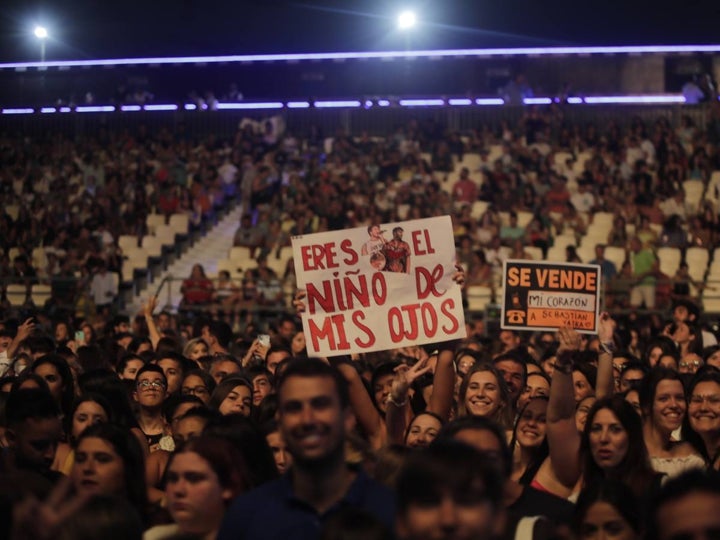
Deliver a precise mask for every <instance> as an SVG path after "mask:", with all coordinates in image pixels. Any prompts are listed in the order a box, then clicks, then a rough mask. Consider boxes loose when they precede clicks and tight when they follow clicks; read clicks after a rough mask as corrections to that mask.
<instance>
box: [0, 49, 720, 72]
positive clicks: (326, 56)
mask: <svg viewBox="0 0 720 540" xmlns="http://www.w3.org/2000/svg"><path fill="white" fill-rule="evenodd" d="M703 52H704V53H718V52H720V45H637V46H615V47H507V48H500V49H441V50H420V51H364V52H329V53H301V54H245V55H224V56H179V57H164V58H161V57H150V58H106V59H98V60H54V61H49V62H6V63H0V69H16V70H17V69H26V68H51V67H86V66H122V65H138V64H159V65H162V64H217V63H220V62H277V61H287V62H297V61H302V60H338V59H347V60H350V59H367V58H379V59H391V58H417V57H421V58H423V57H425V58H431V57H434V58H439V57H462V56H528V55H533V56H552V55H578V54H579V55H588V54H643V53H703Z"/></svg>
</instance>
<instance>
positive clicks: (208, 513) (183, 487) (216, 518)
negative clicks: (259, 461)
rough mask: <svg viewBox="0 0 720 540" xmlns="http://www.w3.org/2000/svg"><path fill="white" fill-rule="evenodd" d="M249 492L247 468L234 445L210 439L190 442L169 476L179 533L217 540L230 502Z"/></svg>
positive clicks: (175, 459)
mask: <svg viewBox="0 0 720 540" xmlns="http://www.w3.org/2000/svg"><path fill="white" fill-rule="evenodd" d="M246 489H248V473H247V465H246V463H245V460H244V458H243V456H242V454H241V453H240V451H239V450H238V449H237V448H235V447H234V446H233V444H232V443H230V442H229V441H227V440H225V439H222V438H219V437H212V436H207V435H204V436H202V437H200V438H198V439H193V440H191V441H189V442H187V443H186V444H185V445H184V446H183V447H182V448H181V449H179V450H177V451H176V452H175V454H173V456H172V458H171V460H170V463H169V464H168V469H167V473H166V475H165V496H166V500H167V508H168V510H169V512H170V515H171V516H172V518H173V521H174V522H175V524H176V527H175V529H176V533H177V534H180V535H188V536H192V537H193V538H202V539H214V538H215V537H216V536H217V533H218V530H219V529H220V524H221V523H222V519H223V516H224V515H225V511H226V510H227V507H228V505H229V504H230V501H232V500H233V499H234V498H235V497H237V496H238V495H240V494H241V493H243V492H244V491H245V490H246ZM168 532H169V531H168Z"/></svg>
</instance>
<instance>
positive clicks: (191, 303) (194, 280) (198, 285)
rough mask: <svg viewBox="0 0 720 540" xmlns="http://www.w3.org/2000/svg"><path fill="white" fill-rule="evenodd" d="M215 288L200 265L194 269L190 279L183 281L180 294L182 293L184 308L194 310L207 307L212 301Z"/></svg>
mask: <svg viewBox="0 0 720 540" xmlns="http://www.w3.org/2000/svg"><path fill="white" fill-rule="evenodd" d="M213 291H214V287H213V284H212V281H210V280H209V279H208V277H207V276H206V275H205V269H204V268H203V267H202V265H200V264H196V265H195V266H193V267H192V271H191V272H190V277H189V278H188V279H186V280H185V281H183V283H182V287H181V288H180V292H181V293H182V295H183V297H182V306H183V307H185V308H192V307H197V306H206V305H208V304H209V303H210V302H211V301H212V297H213Z"/></svg>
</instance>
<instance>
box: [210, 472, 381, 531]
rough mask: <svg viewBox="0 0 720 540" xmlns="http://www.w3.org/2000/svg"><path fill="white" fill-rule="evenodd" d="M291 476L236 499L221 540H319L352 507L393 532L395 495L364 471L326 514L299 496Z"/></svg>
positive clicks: (224, 522) (227, 516) (229, 510)
mask: <svg viewBox="0 0 720 540" xmlns="http://www.w3.org/2000/svg"><path fill="white" fill-rule="evenodd" d="M291 474H292V473H291V472H290V473H287V474H285V475H284V476H283V477H281V478H279V479H278V480H274V481H272V482H268V483H267V484H264V485H262V486H260V487H258V488H256V489H254V490H252V491H249V492H248V493H245V494H244V495H241V496H240V497H238V498H237V499H235V500H234V501H233V503H232V504H231V505H230V508H228V511H227V513H226V514H225V519H224V520H223V523H222V526H221V527H220V532H219V533H218V537H217V540H236V539H241V538H247V539H252V540H317V539H318V538H319V537H320V533H321V532H322V529H323V526H324V524H325V520H326V519H327V518H328V517H330V516H332V515H333V514H334V513H336V512H338V511H339V510H341V509H343V508H345V507H348V506H351V507H354V508H359V509H361V510H365V511H366V512H368V513H370V514H372V515H373V516H375V517H376V518H377V519H378V520H379V521H380V522H382V523H383V524H384V525H385V526H387V527H388V528H389V530H391V531H392V530H393V524H394V520H395V498H394V495H393V493H392V491H390V490H389V489H388V488H386V487H385V486H383V485H381V484H379V483H377V482H375V481H374V480H372V479H371V478H370V477H368V476H367V475H366V474H365V473H364V472H362V471H358V473H357V477H356V478H355V480H354V481H353V483H352V484H351V485H350V488H349V489H348V491H347V493H345V495H344V496H343V497H342V499H341V500H340V501H339V502H338V503H337V504H336V505H334V506H333V507H332V508H330V509H329V510H328V511H327V512H325V513H323V514H318V512H317V511H316V510H315V508H313V507H312V506H310V505H309V504H307V503H306V502H303V501H301V500H299V499H298V498H297V497H295V494H294V493H293V489H292V481H291V476H290V475H291Z"/></svg>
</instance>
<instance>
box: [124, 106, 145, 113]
mask: <svg viewBox="0 0 720 540" xmlns="http://www.w3.org/2000/svg"><path fill="white" fill-rule="evenodd" d="M120 110H121V111H122V112H137V111H142V107H141V106H140V105H121V106H120Z"/></svg>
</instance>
